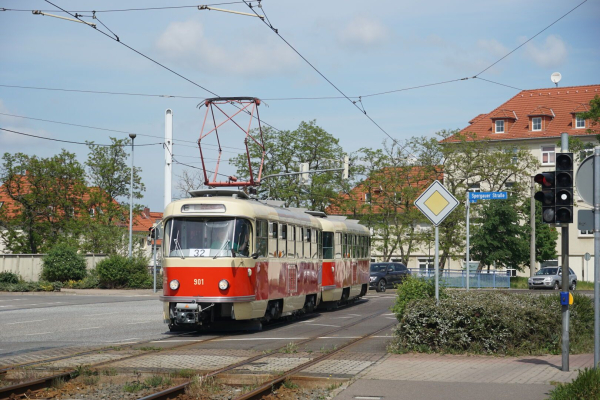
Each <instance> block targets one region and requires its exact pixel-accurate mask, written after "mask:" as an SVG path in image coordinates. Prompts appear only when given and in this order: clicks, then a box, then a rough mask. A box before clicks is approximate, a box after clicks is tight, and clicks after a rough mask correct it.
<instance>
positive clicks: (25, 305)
mask: <svg viewBox="0 0 600 400" xmlns="http://www.w3.org/2000/svg"><path fill="white" fill-rule="evenodd" d="M23 306H24V307H27V306H37V304H23Z"/></svg>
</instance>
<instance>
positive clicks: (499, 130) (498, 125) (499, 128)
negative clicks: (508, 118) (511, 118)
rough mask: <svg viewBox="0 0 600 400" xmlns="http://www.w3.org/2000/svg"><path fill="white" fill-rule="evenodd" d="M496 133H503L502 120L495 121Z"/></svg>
mask: <svg viewBox="0 0 600 400" xmlns="http://www.w3.org/2000/svg"><path fill="white" fill-rule="evenodd" d="M496 133H504V120H503V119H497V120H496Z"/></svg>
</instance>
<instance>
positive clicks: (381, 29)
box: [337, 16, 390, 49]
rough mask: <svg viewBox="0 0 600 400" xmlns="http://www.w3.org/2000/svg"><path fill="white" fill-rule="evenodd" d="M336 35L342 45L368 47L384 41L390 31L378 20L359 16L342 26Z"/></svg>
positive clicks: (378, 44)
mask: <svg viewBox="0 0 600 400" xmlns="http://www.w3.org/2000/svg"><path fill="white" fill-rule="evenodd" d="M337 37H338V41H339V42H340V43H341V44H342V45H344V46H347V47H352V48H363V49H369V48H372V47H374V46H380V45H382V44H383V43H385V42H386V41H387V40H388V39H389V37H390V31H389V29H388V28H387V27H386V26H385V25H383V24H382V23H381V22H379V21H376V20H374V19H372V18H368V17H364V16H359V17H355V18H354V19H353V20H352V21H350V22H349V23H348V24H347V25H346V26H345V27H344V28H342V29H341V30H340V31H339V32H338V35H337Z"/></svg>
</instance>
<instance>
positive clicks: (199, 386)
mask: <svg viewBox="0 0 600 400" xmlns="http://www.w3.org/2000/svg"><path fill="white" fill-rule="evenodd" d="M220 391H221V385H220V384H219V382H218V381H217V380H216V379H215V378H214V377H212V376H210V377H205V376H201V375H196V376H194V377H193V378H192V381H191V382H190V384H189V385H188V387H187V388H186V390H185V393H186V394H187V395H188V396H191V397H198V398H204V395H205V394H206V393H207V392H208V393H218V392H220Z"/></svg>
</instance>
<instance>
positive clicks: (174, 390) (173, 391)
mask: <svg viewBox="0 0 600 400" xmlns="http://www.w3.org/2000/svg"><path fill="white" fill-rule="evenodd" d="M386 311H387V309H386V310H383V311H380V312H378V313H375V314H372V315H370V316H368V317H366V318H363V319H361V320H359V321H355V322H353V323H350V324H348V325H344V326H341V327H339V328H336V329H331V330H329V331H328V332H325V333H323V334H320V335H318V336H313V337H311V338H308V339H303V340H300V341H298V342H293V343H294V344H295V345H297V346H299V345H303V344H306V343H308V342H312V341H315V340H317V339H318V338H319V337H321V336H329V335H331V334H333V333H336V332H339V331H342V330H344V329H348V328H350V327H353V326H354V325H358V324H360V323H362V322H364V321H368V320H370V319H371V318H375V317H378V316H380V315H381V314H383V313H384V312H386ZM388 327H389V326H386V328H388ZM374 334H375V333H371V334H370V335H374ZM287 346H288V344H286V345H285V346H281V347H279V348H277V349H276V350H275V351H273V352H271V353H269V354H259V355H256V356H254V357H250V358H247V359H245V360H242V361H239V362H237V363H234V364H231V365H228V366H226V367H223V368H220V369H218V370H215V371H211V372H209V373H207V374H205V375H203V377H204V378H210V377H214V376H216V375H219V374H222V373H223V372H227V371H231V370H232V369H235V368H238V367H241V366H244V365H246V364H250V363H252V362H254V361H257V360H260V359H261V358H265V357H269V356H271V355H272V354H274V353H276V352H278V351H279V350H282V349H284V348H286V347H287ZM344 347H346V345H344ZM335 352H337V351H335ZM332 353H333V352H332ZM190 383H191V381H188V382H185V383H182V384H179V385H177V386H173V387H170V388H168V389H165V390H162V391H160V392H157V393H154V394H151V395H148V396H144V397H141V398H140V399H139V400H168V399H173V398H175V397H177V396H180V395H182V394H185V390H186V389H187V388H188V386H189V385H190Z"/></svg>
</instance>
